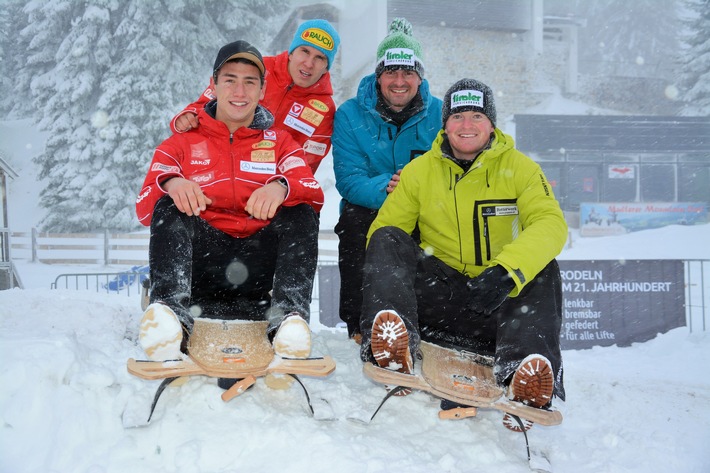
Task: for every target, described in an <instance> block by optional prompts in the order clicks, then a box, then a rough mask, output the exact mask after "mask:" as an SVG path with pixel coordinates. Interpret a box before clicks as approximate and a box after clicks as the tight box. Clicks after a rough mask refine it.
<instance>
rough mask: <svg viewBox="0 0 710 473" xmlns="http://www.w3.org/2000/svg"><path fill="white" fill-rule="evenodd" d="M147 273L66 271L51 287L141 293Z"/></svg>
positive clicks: (116, 292) (128, 293) (128, 294)
mask: <svg viewBox="0 0 710 473" xmlns="http://www.w3.org/2000/svg"><path fill="white" fill-rule="evenodd" d="M145 277H146V274H145V273H144V272H139V271H122V272H118V273H64V274H60V275H59V276H57V277H56V278H55V279H54V282H53V283H52V284H51V289H74V290H87V291H95V292H105V293H107V294H110V293H115V294H119V293H122V292H123V293H125V294H126V295H127V296H130V295H131V294H139V295H140V293H141V289H142V287H143V286H142V284H141V281H142V280H145Z"/></svg>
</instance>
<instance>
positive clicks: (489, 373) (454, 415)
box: [363, 342, 562, 426]
mask: <svg viewBox="0 0 710 473" xmlns="http://www.w3.org/2000/svg"><path fill="white" fill-rule="evenodd" d="M420 349H421V352H422V358H423V360H422V374H421V375H419V374H404V373H399V372H397V371H391V370H387V369H384V368H380V367H378V366H375V365H374V364H372V363H365V364H364V366H363V372H364V373H365V375H366V376H367V377H369V378H370V379H372V380H373V381H376V382H378V383H382V384H387V385H389V386H398V387H399V386H401V387H406V388H412V389H417V390H419V391H424V392H428V393H430V394H433V395H434V396H436V397H439V398H442V399H448V400H449V401H453V402H456V403H458V404H461V405H463V406H467V407H461V408H455V409H451V410H446V411H440V412H439V417H440V418H442V419H462V418H465V417H474V416H476V414H477V409H479V408H480V409H496V410H499V411H502V412H505V413H507V414H511V415H513V416H517V417H520V418H522V419H526V420H529V421H532V422H534V423H537V424H540V425H548V426H549V425H558V424H560V423H561V422H562V414H561V413H560V412H559V411H557V410H547V409H538V408H535V407H531V406H527V405H525V404H523V403H520V402H515V401H511V400H510V399H508V398H507V397H506V396H505V395H504V394H505V392H504V390H503V389H502V388H500V387H499V386H498V385H497V384H496V380H495V376H494V375H493V363H492V360H490V358H487V357H484V356H481V355H478V354H475V353H469V352H463V351H457V350H453V349H448V348H443V347H440V346H438V345H434V344H432V343H428V342H421V344H420ZM383 402H384V401H383ZM378 409H379V408H378ZM376 413H377V412H375V414H376ZM373 417H374V414H373Z"/></svg>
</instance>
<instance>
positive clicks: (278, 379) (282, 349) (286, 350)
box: [264, 312, 311, 389]
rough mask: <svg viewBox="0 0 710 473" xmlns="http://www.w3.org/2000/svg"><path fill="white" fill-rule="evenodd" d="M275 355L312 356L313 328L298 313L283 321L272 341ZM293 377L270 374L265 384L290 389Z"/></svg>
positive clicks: (282, 356)
mask: <svg viewBox="0 0 710 473" xmlns="http://www.w3.org/2000/svg"><path fill="white" fill-rule="evenodd" d="M271 343H272V345H273V347H274V353H275V354H276V355H277V356H280V357H281V358H308V357H309V356H310V354H311V328H310V327H309V326H308V322H306V321H305V320H304V319H303V317H301V315H300V314H299V313H297V312H291V313H290V314H288V315H286V317H284V319H283V320H282V321H281V324H280V325H279V328H278V329H277V330H276V334H275V335H274V339H273V340H272V342H271ZM293 381H294V379H293V377H291V376H289V375H287V374H274V373H270V374H268V375H266V376H265V377H264V383H266V385H267V386H268V387H270V388H271V389H288V388H289V387H290V386H291V384H293Z"/></svg>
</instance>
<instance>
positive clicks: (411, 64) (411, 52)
mask: <svg viewBox="0 0 710 473" xmlns="http://www.w3.org/2000/svg"><path fill="white" fill-rule="evenodd" d="M397 69H405V70H410V71H416V73H417V74H418V75H419V77H420V78H424V63H423V62H422V46H421V45H420V44H419V41H417V40H416V39H415V38H414V36H412V24H411V23H409V22H408V21H407V20H405V19H404V18H395V19H394V20H392V23H390V27H389V33H388V34H387V36H385V39H383V40H382V42H381V43H380V45H379V46H378V47H377V64H376V66H375V75H376V76H377V77H380V74H382V72H384V71H385V70H397Z"/></svg>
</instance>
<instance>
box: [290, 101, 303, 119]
mask: <svg viewBox="0 0 710 473" xmlns="http://www.w3.org/2000/svg"><path fill="white" fill-rule="evenodd" d="M302 111H303V105H301V104H300V103H296V102H294V103H293V104H291V109H290V110H289V111H288V114H289V115H291V116H293V117H298V116H299V115H300V114H301V112H302Z"/></svg>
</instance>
